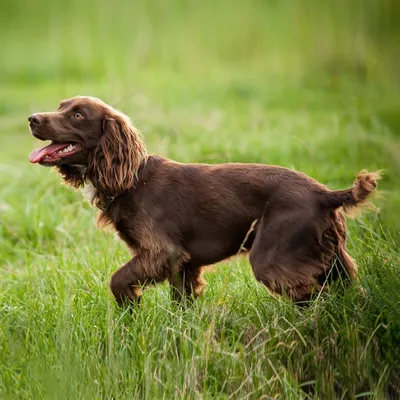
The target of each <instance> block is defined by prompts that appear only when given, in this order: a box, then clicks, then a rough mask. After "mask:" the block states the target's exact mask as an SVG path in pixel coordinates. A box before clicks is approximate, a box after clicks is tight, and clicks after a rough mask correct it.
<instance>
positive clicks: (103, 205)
mask: <svg viewBox="0 0 400 400" xmlns="http://www.w3.org/2000/svg"><path fill="white" fill-rule="evenodd" d="M114 199H115V197H113V196H108V195H106V194H102V195H101V198H100V199H99V200H97V202H96V207H97V208H98V209H99V210H101V211H107V210H108V209H109V207H110V206H111V204H112V202H113V201H114Z"/></svg>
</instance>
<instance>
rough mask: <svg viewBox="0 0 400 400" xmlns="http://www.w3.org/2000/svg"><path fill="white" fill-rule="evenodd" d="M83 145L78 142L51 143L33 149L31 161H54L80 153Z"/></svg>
mask: <svg viewBox="0 0 400 400" xmlns="http://www.w3.org/2000/svg"><path fill="white" fill-rule="evenodd" d="M81 150H82V146H81V145H80V144H77V143H51V144H49V145H48V146H45V147H42V148H40V149H36V150H33V151H32V153H31V154H30V156H29V161H30V162H31V163H34V164H36V163H39V164H41V163H45V164H47V163H49V164H51V163H54V162H56V161H58V160H61V159H62V158H65V157H68V156H71V155H72V154H75V153H79V152H80V151H81Z"/></svg>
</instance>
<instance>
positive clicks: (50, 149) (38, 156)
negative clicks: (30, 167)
mask: <svg viewBox="0 0 400 400" xmlns="http://www.w3.org/2000/svg"><path fill="white" fill-rule="evenodd" d="M66 146H67V145H66V144H65V143H64V144H61V143H59V144H49V145H48V146H45V147H42V148H41V149H36V150H33V151H32V153H31V154H30V155H29V161H30V162H31V163H34V164H35V163H38V162H40V161H41V160H42V159H43V158H44V157H45V156H50V155H52V154H53V153H55V152H56V151H58V150H61V149H63V148H64V147H66Z"/></svg>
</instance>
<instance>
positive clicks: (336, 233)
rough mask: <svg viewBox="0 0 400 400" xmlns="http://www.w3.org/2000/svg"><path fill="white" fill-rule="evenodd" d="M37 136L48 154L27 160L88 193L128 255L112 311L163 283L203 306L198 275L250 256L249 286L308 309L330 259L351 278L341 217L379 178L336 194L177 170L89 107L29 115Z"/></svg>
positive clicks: (278, 181)
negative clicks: (130, 253)
mask: <svg viewBox="0 0 400 400" xmlns="http://www.w3.org/2000/svg"><path fill="white" fill-rule="evenodd" d="M29 123H30V128H31V131H32V134H33V135H34V136H35V137H37V138H38V139H41V140H51V144H50V145H48V146H46V147H44V148H42V149H38V150H35V151H33V152H32V153H31V155H30V161H31V162H32V163H39V164H41V165H45V166H55V167H57V168H58V170H59V172H60V173H61V174H62V176H63V178H64V180H65V182H66V183H67V184H68V185H70V186H73V187H75V188H83V190H84V192H85V193H86V195H87V196H88V197H89V200H90V202H91V203H92V204H94V205H96V206H97V207H98V208H99V209H100V210H101V212H100V216H99V221H100V223H102V224H103V225H104V224H111V225H112V226H113V227H114V228H115V229H116V230H117V231H118V233H119V236H120V237H121V239H123V240H124V241H125V242H126V244H127V245H128V246H129V248H130V249H131V250H132V251H133V252H134V254H135V256H134V257H133V258H132V259H131V260H130V261H128V262H127V263H126V264H125V265H124V266H123V267H121V268H120V269H119V270H118V271H117V272H115V273H114V275H113V276H112V279H111V290H112V292H113V294H114V296H115V298H116V300H117V301H118V303H119V304H122V303H124V302H125V301H126V300H131V301H135V300H136V301H137V300H139V297H140V287H142V286H144V285H148V284H151V283H156V282H161V281H164V280H166V279H168V280H169V282H170V284H171V285H172V288H173V294H174V298H175V299H177V300H179V299H181V298H182V296H183V295H193V296H194V297H196V296H198V295H199V294H200V292H201V291H202V290H203V288H204V285H205V282H204V280H203V279H202V269H203V267H204V266H206V265H210V264H214V263H216V262H218V261H221V260H223V259H226V258H227V257H230V256H233V255H235V254H237V253H238V252H239V251H249V252H250V257H249V258H250V263H251V265H252V268H253V271H254V275H255V277H256V279H258V280H259V281H260V282H262V283H264V284H265V285H266V286H267V287H268V288H269V289H271V290H272V291H274V292H277V293H279V294H282V293H286V294H287V295H288V296H290V297H291V298H292V299H294V300H296V301H298V300H306V299H309V298H310V295H311V294H312V293H313V291H319V290H321V288H323V287H324V282H325V279H326V277H327V276H328V274H329V273H330V272H331V271H332V268H333V264H334V263H335V260H337V261H339V262H338V263H337V264H338V265H339V266H338V268H339V270H341V271H342V272H345V274H344V275H345V276H346V277H347V278H348V279H349V280H351V279H353V278H354V277H355V273H356V265H355V263H354V262H353V260H352V259H351V257H350V256H349V255H348V254H347V252H346V223H345V219H344V216H343V215H342V214H341V212H340V211H339V209H340V207H343V208H344V210H345V211H347V210H349V209H351V208H354V207H358V206H360V205H361V204H362V203H363V202H365V201H366V199H367V197H368V195H369V194H370V193H371V192H372V191H373V190H374V189H375V187H376V180H377V178H378V174H377V173H367V172H361V173H360V174H359V175H358V176H357V179H356V181H355V184H354V186H353V188H351V189H346V190H339V191H331V190H329V189H327V188H326V187H325V186H324V185H322V184H320V183H318V182H316V181H315V180H313V179H311V178H309V177H307V176H306V175H304V174H302V173H299V172H295V171H292V170H289V169H286V168H281V167H276V166H268V165H258V164H220V165H207V164H181V163H178V162H175V161H172V160H169V159H166V158H164V157H160V156H155V155H153V156H148V155H147V154H146V149H145V146H144V144H143V142H142V140H141V139H140V136H139V134H138V131H137V130H136V129H135V128H134V127H133V126H132V124H131V123H130V121H129V119H128V118H127V117H126V116H125V115H123V114H122V113H120V112H118V111H116V110H114V109H113V108H111V107H110V106H108V105H107V104H105V103H103V102H102V101H100V100H98V99H95V98H92V97H74V98H72V99H70V100H66V101H63V102H62V103H61V104H60V106H59V108H58V110H57V111H55V112H49V113H40V114H33V115H31V116H30V117H29Z"/></svg>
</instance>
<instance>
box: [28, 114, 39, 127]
mask: <svg viewBox="0 0 400 400" xmlns="http://www.w3.org/2000/svg"><path fill="white" fill-rule="evenodd" d="M28 121H29V122H30V123H31V124H32V125H39V124H40V123H41V122H42V117H41V116H40V115H39V114H32V115H31V116H30V117H29V118H28Z"/></svg>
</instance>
